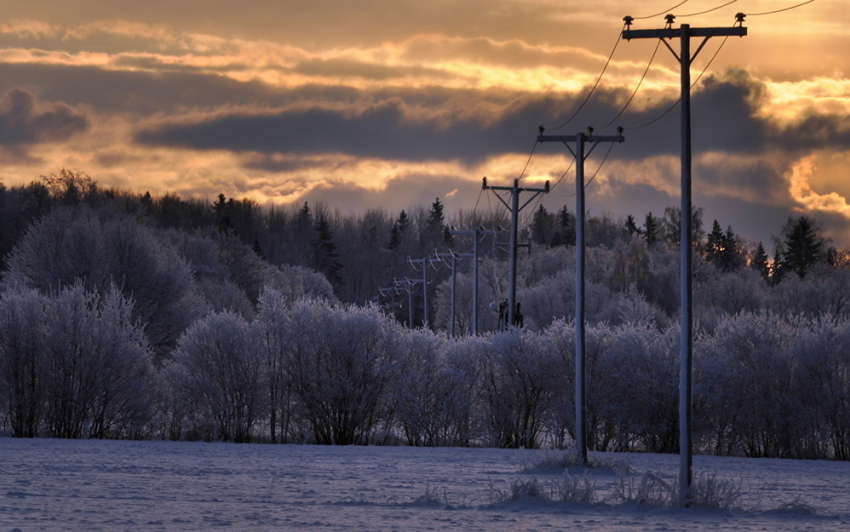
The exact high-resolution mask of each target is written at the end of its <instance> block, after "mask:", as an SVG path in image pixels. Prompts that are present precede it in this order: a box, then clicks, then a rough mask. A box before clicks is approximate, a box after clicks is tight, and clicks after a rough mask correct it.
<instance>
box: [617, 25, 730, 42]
mask: <svg viewBox="0 0 850 532" xmlns="http://www.w3.org/2000/svg"><path fill="white" fill-rule="evenodd" d="M746 35H747V28H740V27H735V28H689V29H688V36H690V37H744V36H746ZM681 36H682V30H681V29H677V28H665V29H662V30H623V39H625V40H627V41H630V40H632V39H674V38H676V37H681Z"/></svg>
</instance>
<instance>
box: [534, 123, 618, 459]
mask: <svg viewBox="0 0 850 532" xmlns="http://www.w3.org/2000/svg"><path fill="white" fill-rule="evenodd" d="M543 131H544V128H543V126H541V127H540V134H539V135H538V136H537V142H562V143H563V144H564V145H565V146H566V147H567V149H568V150H570V152H571V153H572V154H573V156H575V158H576V316H575V324H576V369H575V374H576V375H575V380H576V398H575V403H576V460H577V461H578V463H579V465H581V466H582V467H584V466H585V465H587V431H586V429H587V422H586V421H585V418H586V414H587V405H586V402H585V397H586V390H585V378H584V377H585V346H584V322H585V316H584V314H585V313H584V309H585V304H584V295H585V289H584V287H585V282H584V279H585V275H584V266H585V244H584V219H585V210H586V209H585V207H584V161H585V160H586V159H587V157H588V156H590V154H591V152H593V150H594V148H596V146H598V145H599V143H600V142H623V140H625V139H624V138H623V130H622V128H620V129H619V130H618V133H619V134H618V135H617V136H596V137H594V136H593V132H592V131H591V130H588V133H587V134H584V133H577V134H575V135H544V134H543ZM570 142H575V145H576V149H575V151H573V149H572V148H571V147H570V145H569V144H568V143H570ZM587 143H589V144H590V145H591V147H590V149H589V150H587V152H586V153H585V144H587Z"/></svg>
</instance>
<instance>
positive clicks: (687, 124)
mask: <svg viewBox="0 0 850 532" xmlns="http://www.w3.org/2000/svg"><path fill="white" fill-rule="evenodd" d="M744 17H745V15H744V14H743V13H738V14H737V15H736V18H737V26H735V27H731V28H692V27H691V26H690V25H689V24H682V25H681V26H680V27H679V28H678V29H676V28H673V21H674V20H675V18H676V17H675V16H674V15H667V16H665V17H664V18H665V19H666V21H667V26H666V27H665V28H664V29H660V30H632V29H625V30H623V39H626V40H631V39H661V42H663V43H664V45H665V46H666V47H667V49H668V50H670V51H671V52H672V53H673V56H675V57H676V59H678V60H679V64H680V69H681V95H682V96H681V106H682V124H681V128H682V129H681V137H682V139H681V140H682V184H681V186H682V215H681V238H680V241H679V247H680V252H681V273H680V275H681V279H680V283H681V305H682V311H681V314H682V315H681V321H682V324H681V348H680V354H679V503H680V504H683V505H685V504H688V501H689V500H690V498H691V483H692V481H693V474H692V470H693V442H692V441H691V401H692V395H693V383H692V355H693V304H692V295H693V243H692V240H693V237H692V230H691V225H692V219H691V211H692V202H691V64H692V63H693V61H694V59H696V57H697V55H699V53H700V51H701V50H702V48H703V46H705V43H706V42H708V40H709V39H710V38H711V37H730V36H738V37H743V36H745V35H746V34H747V28H745V27H743V22H744ZM623 21H624V22H625V23H626V28H631V25H632V22H633V21H634V18H632V17H625V18H624V19H623ZM691 37H703V41H702V43H700V45H699V47H698V48H697V50H696V52H694V54H693V56H692V55H691V44H690V43H691ZM676 38H678V39H679V42H680V44H681V48H680V51H679V53H678V54H677V53H676V51H675V50H674V49H673V48H672V47H671V46H670V45H669V44H668V43H667V41H666V40H665V39H668V40H672V39H676Z"/></svg>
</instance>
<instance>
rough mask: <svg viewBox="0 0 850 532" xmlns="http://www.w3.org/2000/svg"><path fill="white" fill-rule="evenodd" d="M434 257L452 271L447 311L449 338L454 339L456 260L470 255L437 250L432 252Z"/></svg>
mask: <svg viewBox="0 0 850 532" xmlns="http://www.w3.org/2000/svg"><path fill="white" fill-rule="evenodd" d="M434 256H435V257H436V258H437V260H439V261H440V262H442V263H443V264H446V265H447V266H448V267H449V268H451V270H452V284H451V292H452V294H451V298H452V301H451V306H450V310H449V337H454V335H455V294H456V293H457V259H459V258H460V257H471V256H472V254H471V253H464V254H460V253H454V252H453V251H450V252H448V253H438V252H437V250H434ZM446 259H450V260H449V262H446Z"/></svg>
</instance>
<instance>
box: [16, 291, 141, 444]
mask: <svg viewBox="0 0 850 532" xmlns="http://www.w3.org/2000/svg"><path fill="white" fill-rule="evenodd" d="M0 329H2V333H3V334H2V337H0V382H2V385H3V387H2V389H3V393H2V397H3V403H2V404H3V407H4V409H7V412H8V415H9V417H10V418H11V422H12V423H11V424H12V430H13V434H14V435H16V436H30V437H31V436H36V435H43V436H50V437H56V438H81V437H89V438H104V437H118V436H123V437H135V436H137V435H139V431H140V430H141V429H142V426H143V425H144V424H146V423H147V421H148V420H149V419H150V416H151V415H152V400H151V399H152V378H153V377H152V371H153V370H152V365H151V358H152V354H151V351H150V349H149V347H148V343H147V340H146V338H145V336H144V333H143V332H142V330H141V328H140V327H139V325H138V322H137V321H136V320H135V319H133V315H132V304H131V302H130V301H128V300H126V299H124V298H123V297H122V296H121V295H120V294H119V293H118V292H117V291H114V290H113V291H110V292H109V293H107V294H106V295H99V294H97V293H92V292H88V291H86V290H85V289H84V288H83V286H82V285H81V284H79V283H78V284H75V285H74V286H72V287H69V288H66V289H64V290H61V291H59V292H57V293H54V294H53V295H51V296H43V295H39V294H38V293H37V292H35V291H33V290H26V289H15V290H10V291H7V292H5V293H3V295H2V298H0Z"/></svg>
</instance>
